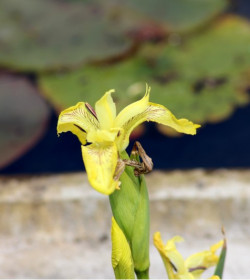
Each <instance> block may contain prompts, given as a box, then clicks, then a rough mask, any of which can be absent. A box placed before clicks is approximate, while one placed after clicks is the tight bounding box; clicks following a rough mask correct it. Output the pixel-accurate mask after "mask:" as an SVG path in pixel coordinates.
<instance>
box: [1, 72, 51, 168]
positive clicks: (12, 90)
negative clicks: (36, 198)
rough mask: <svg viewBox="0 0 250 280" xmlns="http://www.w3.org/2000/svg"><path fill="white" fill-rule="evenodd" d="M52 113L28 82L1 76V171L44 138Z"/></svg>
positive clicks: (22, 79) (18, 78)
mask: <svg viewBox="0 0 250 280" xmlns="http://www.w3.org/2000/svg"><path fill="white" fill-rule="evenodd" d="M49 112H50V111H49V108H48V105H47V104H46V103H45V101H44V100H43V99H42V98H41V97H40V96H39V94H38V92H37V91H36V89H35V88H34V87H33V86H31V85H30V83H29V82H28V81H27V80H26V79H24V78H20V77H14V76H10V75H4V74H1V75H0V126H1V130H0V155H1V157H0V168H3V167H5V166H7V165H8V164H10V163H12V162H13V161H15V160H16V159H17V158H18V157H20V156H21V155H23V154H24V153H25V152H26V151H27V150H29V149H30V148H31V147H32V146H33V145H34V144H35V143H36V142H37V141H38V140H39V139H40V138H41V137H42V136H43V133H44V132H45V129H46V127H47V122H48V118H49ZM38 160H39V159H38Z"/></svg>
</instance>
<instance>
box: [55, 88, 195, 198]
mask: <svg viewBox="0 0 250 280" xmlns="http://www.w3.org/2000/svg"><path fill="white" fill-rule="evenodd" d="M112 92H114V90H110V91H108V92H106V93H105V94H104V96H103V97H102V98H101V99H99V100H98V101H97V102H96V104H95V110H94V109H92V108H91V107H90V105H89V104H88V103H84V102H79V103H77V104H76V105H75V106H72V107H70V108H68V109H66V110H64V111H63V112H61V114H60V116H59V120H58V125H57V132H58V134H60V133H62V132H67V131H71V132H72V133H74V134H75V135H76V136H77V137H78V139H79V140H80V142H81V143H82V157H83V161H84V163H85V167H86V171H87V175H88V180H89V182H90V184H91V185H92V187H93V188H94V189H96V190H97V191H99V192H101V193H103V194H106V195H110V194H111V193H112V192H114V190H115V189H118V188H119V185H120V182H119V178H117V177H116V176H114V175H115V170H116V166H117V162H118V158H119V155H120V153H121V152H122V151H124V150H125V149H126V147H127V146H128V144H129V136H130V134H131V132H132V131H133V129H134V128H135V127H136V126H138V125H139V124H141V123H143V122H145V121H153V122H157V123H160V124H164V125H168V126H170V127H172V128H174V129H175V130H177V131H178V132H183V133H187V134H192V135H193V134H195V133H196V128H198V127H199V125H197V124H193V123H192V122H190V121H188V120H187V119H179V120H178V119H176V118H175V116H174V115H173V114H172V113H171V112H170V111H169V110H168V109H167V108H165V107H164V106H162V105H159V104H155V103H151V102H149V92H150V88H149V87H148V86H147V88H146V93H145V95H144V97H143V98H142V99H141V100H139V101H137V102H134V103H132V104H130V105H128V106H127V107H125V108H124V109H123V110H122V111H121V112H120V113H119V114H118V115H116V106H115V103H114V102H113V99H112V97H111V93H112ZM86 144H88V145H86Z"/></svg>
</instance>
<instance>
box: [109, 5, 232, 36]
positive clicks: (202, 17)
mask: <svg viewBox="0 0 250 280" xmlns="http://www.w3.org/2000/svg"><path fill="white" fill-rule="evenodd" d="M114 2H115V3H117V2H118V3H119V4H121V5H123V6H126V7H128V8H130V9H133V10H134V11H135V12H137V13H138V15H141V16H142V15H144V16H145V17H147V18H149V19H151V20H152V21H156V22H158V23H161V24H164V25H166V26H167V27H168V29H169V30H170V31H188V30H191V29H193V28H196V27H198V26H199V25H200V24H203V23H205V22H207V21H209V20H211V19H212V18H213V17H215V16H216V15H218V14H220V13H221V12H222V11H223V10H225V8H226V7H227V5H228V1H227V0H202V1H200V0H177V1H176V0H175V1H173V0H157V1H153V0H137V1H134V0H119V1H116V0H115V1H114ZM117 5H118V4H117Z"/></svg>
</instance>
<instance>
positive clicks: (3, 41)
mask: <svg viewBox="0 0 250 280" xmlns="http://www.w3.org/2000/svg"><path fill="white" fill-rule="evenodd" d="M100 3H101V2H100V1H99V2H98V1H81V2H80V1H79V2H77V1H75V2H70V1H62V0H60V1H59V0H1V1H0V65H2V66H5V67H9V68H12V69H17V70H25V71H43V70H51V69H52V70H53V69H60V68H62V67H65V68H71V67H75V66H78V65H79V64H81V63H85V62H88V61H90V60H99V59H104V58H107V57H110V56H111V57H112V56H116V55H119V54H120V53H121V52H124V51H126V50H128V49H129V48H130V47H131V44H132V43H131V40H129V39H128V38H126V37H125V36H124V34H123V32H122V30H123V29H122V28H123V27H121V25H120V22H119V17H112V15H111V14H110V12H109V10H108V9H107V8H105V5H103V3H102V4H100Z"/></svg>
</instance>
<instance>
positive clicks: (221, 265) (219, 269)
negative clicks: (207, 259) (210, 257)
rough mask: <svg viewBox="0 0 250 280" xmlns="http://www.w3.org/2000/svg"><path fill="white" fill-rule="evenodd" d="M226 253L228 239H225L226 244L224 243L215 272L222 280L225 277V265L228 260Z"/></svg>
mask: <svg viewBox="0 0 250 280" xmlns="http://www.w3.org/2000/svg"><path fill="white" fill-rule="evenodd" d="M226 252H227V243H226V239H224V243H223V247H222V250H221V253H220V258H219V262H218V264H217V266H216V268H215V272H214V275H217V276H219V277H220V279H222V277H223V271H224V265H225V260H226Z"/></svg>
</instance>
